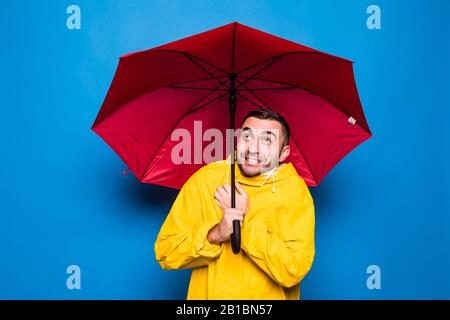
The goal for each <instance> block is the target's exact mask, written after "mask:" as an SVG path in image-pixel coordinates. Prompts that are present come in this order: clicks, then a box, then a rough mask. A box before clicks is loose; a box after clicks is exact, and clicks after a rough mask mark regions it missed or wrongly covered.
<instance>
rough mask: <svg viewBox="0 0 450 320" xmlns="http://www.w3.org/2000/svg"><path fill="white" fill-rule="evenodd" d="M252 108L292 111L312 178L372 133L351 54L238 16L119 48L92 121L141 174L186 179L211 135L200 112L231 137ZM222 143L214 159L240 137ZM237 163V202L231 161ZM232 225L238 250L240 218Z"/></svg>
mask: <svg viewBox="0 0 450 320" xmlns="http://www.w3.org/2000/svg"><path fill="white" fill-rule="evenodd" d="M255 108H267V109H272V110H275V111H277V112H278V113H280V114H281V115H282V116H283V117H284V118H285V119H287V121H288V123H289V125H290V129H291V139H290V142H289V145H290V148H291V154H290V156H289V157H288V159H287V161H290V162H292V164H293V165H294V167H295V168H296V170H297V172H298V174H299V175H300V176H302V177H303V179H304V180H305V182H306V183H307V184H308V185H309V186H316V185H318V184H319V183H320V182H321V181H322V179H323V178H324V176H325V175H326V174H327V173H328V172H329V171H330V170H331V168H333V167H334V166H335V165H336V164H337V163H338V162H339V161H340V160H341V159H342V158H343V157H344V156H345V155H347V154H348V153H349V152H350V151H351V150H353V149H354V148H355V147H356V146H358V145H359V144H360V143H362V142H363V141H365V140H367V139H369V138H370V137H371V136H372V133H371V131H370V129H369V126H368V124H367V121H366V119H365V116H364V112H363V109H362V106H361V102H360V99H359V96H358V91H357V88H356V84H355V80H354V76H353V63H352V62H351V61H349V60H347V59H343V58H340V57H336V56H333V55H330V54H327V53H324V52H320V51H318V50H315V49H312V48H309V47H306V46H303V45H300V44H297V43H295V42H291V41H288V40H285V39H282V38H279V37H276V36H274V35H271V34H268V33H265V32H262V31H259V30H256V29H253V28H250V27H247V26H245V25H242V24H240V23H237V22H235V23H231V24H227V25H225V26H222V27H219V28H216V29H213V30H210V31H206V32H203V33H200V34H197V35H194V36H191V37H188V38H184V39H181V40H178V41H175V42H171V43H168V44H165V45H162V46H159V47H156V48H153V49H149V50H145V51H140V52H136V53H131V54H127V55H124V56H122V57H121V58H120V61H119V65H118V68H117V71H116V74H115V76H114V79H113V81H112V84H111V87H110V88H109V91H108V94H107V95H106V98H105V101H104V102H103V105H102V107H101V109H100V112H99V113H98V115H97V118H96V119H95V122H94V124H93V125H92V128H91V129H92V130H93V131H95V132H96V133H97V134H98V135H99V136H100V137H101V138H102V139H103V140H104V141H105V142H106V143H107V144H108V145H109V146H110V147H111V148H112V149H113V150H114V151H115V152H116V153H117V154H118V155H119V156H120V158H121V159H122V160H123V161H124V162H125V163H126V164H127V165H128V168H129V169H130V170H131V171H132V172H133V173H134V175H135V176H136V177H137V178H138V179H139V181H141V182H144V183H152V184H157V185H162V186H167V187H172V188H181V186H182V185H183V184H184V183H185V182H186V180H187V179H188V178H189V177H190V176H191V175H192V174H193V173H194V172H195V171H196V170H197V169H199V168H200V167H201V166H203V165H204V164H205V161H204V159H203V157H202V151H201V150H204V149H203V148H204V147H205V146H207V145H208V144H209V143H210V142H209V141H205V140H206V139H202V137H201V136H200V138H199V137H198V135H199V131H200V130H199V128H198V127H199V126H198V124H199V123H195V121H196V120H198V121H201V126H202V128H201V129H207V128H216V129H218V130H220V132H222V133H223V135H224V136H225V135H226V129H227V128H234V125H235V121H237V122H238V123H240V121H241V120H242V119H243V117H244V116H245V114H247V113H248V112H249V111H250V110H252V109H255ZM176 129H184V130H187V131H186V132H189V133H191V134H192V136H194V139H193V140H195V141H191V142H190V143H191V146H193V150H194V152H193V153H194V154H193V155H192V161H191V164H175V163H174V162H173V161H172V157H171V154H172V150H173V147H174V146H175V145H177V144H178V143H179V141H178V140H176V139H173V137H172V133H173V132H174V130H176ZM196 135H197V137H196ZM200 135H201V132H200ZM203 138H204V137H203ZM199 139H200V142H199V141H198V140H199ZM232 140H234V139H232ZM225 148H226V146H223V152H222V156H220V153H218V154H217V158H216V159H215V160H220V159H223V158H225V157H226V155H227V154H230V152H231V150H234V143H231V145H230V149H229V150H226V149H225ZM231 166H232V169H231V173H232V179H231V183H232V190H233V192H232V205H233V207H234V161H231ZM235 227H236V228H235V229H234V233H233V237H232V245H233V251H234V252H235V253H237V252H239V245H240V241H239V237H240V230H239V229H238V227H239V222H238V221H236V224H235Z"/></svg>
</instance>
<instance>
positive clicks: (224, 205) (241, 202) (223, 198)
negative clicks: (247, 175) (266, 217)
mask: <svg viewBox="0 0 450 320" xmlns="http://www.w3.org/2000/svg"><path fill="white" fill-rule="evenodd" d="M214 199H215V201H216V202H217V204H218V205H219V207H220V209H221V210H222V212H223V213H225V210H226V209H228V208H231V186H230V185H229V184H224V185H223V186H218V187H217V189H216V192H215V193H214ZM236 208H238V209H241V210H242V211H244V213H247V211H248V209H249V208H250V201H249V198H248V195H247V193H246V192H245V190H244V189H243V188H242V187H241V185H240V184H239V183H237V182H236Z"/></svg>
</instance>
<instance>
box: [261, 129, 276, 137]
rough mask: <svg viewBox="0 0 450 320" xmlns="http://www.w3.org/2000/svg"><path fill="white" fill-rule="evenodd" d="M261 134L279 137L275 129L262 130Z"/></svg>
mask: <svg viewBox="0 0 450 320" xmlns="http://www.w3.org/2000/svg"><path fill="white" fill-rule="evenodd" d="M261 134H265V135H272V136H273V137H274V138H276V137H277V135H276V134H275V133H274V132H273V131H270V130H264V131H261Z"/></svg>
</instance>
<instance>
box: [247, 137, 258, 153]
mask: <svg viewBox="0 0 450 320" xmlns="http://www.w3.org/2000/svg"><path fill="white" fill-rule="evenodd" d="M248 152H249V153H258V152H259V144H258V139H251V140H250V141H249V144H248Z"/></svg>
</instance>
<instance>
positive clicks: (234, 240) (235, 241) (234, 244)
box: [231, 220, 241, 254]
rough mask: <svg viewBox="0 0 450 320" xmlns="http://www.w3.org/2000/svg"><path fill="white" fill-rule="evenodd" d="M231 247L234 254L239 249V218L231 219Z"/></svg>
mask: <svg viewBox="0 0 450 320" xmlns="http://www.w3.org/2000/svg"><path fill="white" fill-rule="evenodd" d="M231 248H232V249H233V253H234V254H238V253H239V251H240V250H241V223H240V221H239V220H233V233H232V234H231Z"/></svg>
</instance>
